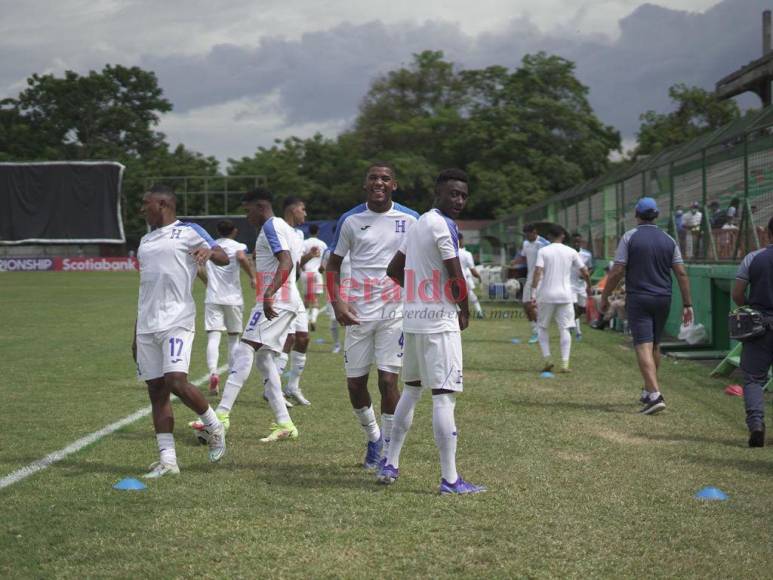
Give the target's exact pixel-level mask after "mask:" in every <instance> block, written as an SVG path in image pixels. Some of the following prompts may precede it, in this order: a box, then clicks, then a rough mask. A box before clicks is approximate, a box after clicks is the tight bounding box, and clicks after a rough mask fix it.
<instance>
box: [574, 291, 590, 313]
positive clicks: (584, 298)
mask: <svg viewBox="0 0 773 580" xmlns="http://www.w3.org/2000/svg"><path fill="white" fill-rule="evenodd" d="M574 303H575V304H576V305H577V306H579V307H580V308H586V307H587V306H588V294H587V292H585V288H583V289H582V290H581V291H577V292H575V294H574Z"/></svg>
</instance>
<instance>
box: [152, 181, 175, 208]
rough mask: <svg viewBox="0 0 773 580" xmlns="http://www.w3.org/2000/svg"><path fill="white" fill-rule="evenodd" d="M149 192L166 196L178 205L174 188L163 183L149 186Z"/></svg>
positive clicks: (171, 202) (166, 198)
mask: <svg viewBox="0 0 773 580" xmlns="http://www.w3.org/2000/svg"><path fill="white" fill-rule="evenodd" d="M147 193H149V194H151V195H154V196H157V197H161V198H164V199H165V200H166V201H167V202H169V203H170V204H171V205H173V206H177V196H176V195H175V194H174V189H172V188H171V187H169V186H168V185H164V184H163V183H154V184H153V185H151V186H150V187H148V190H147Z"/></svg>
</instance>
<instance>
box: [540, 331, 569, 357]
mask: <svg viewBox="0 0 773 580" xmlns="http://www.w3.org/2000/svg"><path fill="white" fill-rule="evenodd" d="M545 334H547V333H545ZM558 339H559V341H560V342H559V344H560V345H561V362H563V363H564V364H565V365H568V364H569V355H570V354H571V352H572V333H571V332H569V329H568V328H559V329H558Z"/></svg>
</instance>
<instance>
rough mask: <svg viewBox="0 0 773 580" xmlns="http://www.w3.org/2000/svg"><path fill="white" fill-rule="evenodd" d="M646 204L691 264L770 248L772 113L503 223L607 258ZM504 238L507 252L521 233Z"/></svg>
mask: <svg viewBox="0 0 773 580" xmlns="http://www.w3.org/2000/svg"><path fill="white" fill-rule="evenodd" d="M644 196H650V197H653V198H655V199H656V200H657V202H658V207H659V210H660V216H659V218H658V222H657V223H658V225H660V226H661V227H662V228H664V229H665V230H666V231H668V232H669V234H671V235H672V236H673V237H674V239H675V240H677V242H678V243H679V246H680V248H681V250H682V254H683V255H684V257H685V258H686V259H687V260H691V261H706V262H723V261H725V262H727V261H738V260H739V259H740V258H741V257H742V256H743V255H744V254H745V253H747V252H749V251H751V250H753V249H756V248H759V247H762V246H765V245H766V244H768V243H769V242H771V243H773V240H769V239H768V234H767V224H768V220H770V218H771V216H773V107H769V108H766V109H761V110H759V111H755V112H753V113H749V114H747V115H746V116H744V117H743V118H741V119H738V120H736V121H733V122H732V123H729V124H728V125H725V126H724V127H721V128H719V129H716V130H714V131H711V132H709V133H707V134H705V135H703V136H701V137H699V138H697V139H695V140H693V141H690V142H688V143H685V144H683V145H678V146H675V147H671V148H669V149H666V150H664V151H662V152H660V153H658V154H657V155H652V156H649V157H647V158H644V159H640V160H639V161H637V162H636V163H634V164H633V165H629V166H626V167H622V168H616V169H615V170H613V171H611V172H609V173H607V174H606V175H603V176H601V177H599V178H597V179H594V180H592V181H589V182H586V183H583V184H578V185H577V186H575V187H573V188H571V189H569V190H567V191H564V192H562V193H560V194H558V195H556V196H554V197H552V198H550V199H548V200H547V201H545V202H542V203H540V204H539V205H536V206H533V207H530V208H527V209H526V210H525V211H524V212H523V213H522V214H519V215H517V216H512V217H509V218H506V219H507V220H508V222H509V223H516V222H517V223H518V224H519V225H523V224H526V223H530V222H541V221H555V222H557V223H559V224H561V225H562V226H564V228H566V229H567V230H568V231H569V232H579V233H580V234H582V235H583V237H585V238H586V240H587V245H588V248H589V249H591V250H592V252H593V253H594V255H595V256H597V257H606V258H609V257H611V256H612V255H613V254H614V251H615V248H616V247H617V242H618V241H619V239H620V237H621V236H622V235H623V233H624V232H625V231H627V230H629V229H631V228H633V227H635V226H636V223H637V222H636V216H635V212H634V207H635V206H636V202H637V201H638V200H639V199H640V198H641V197H644ZM510 232H514V233H513V235H514V236H515V237H514V238H513V239H509V236H510ZM501 233H503V230H501V228H499V229H498V227H497V222H495V223H494V224H492V225H491V226H489V227H488V228H487V230H484V231H483V234H484V236H485V235H489V236H494V237H496V236H497V235H498V234H499V235H501ZM506 235H507V236H508V239H504V240H500V243H501V244H502V245H504V246H506V247H511V246H512V247H515V246H517V244H518V243H519V242H520V239H521V237H520V228H509V229H508V230H507V234H506Z"/></svg>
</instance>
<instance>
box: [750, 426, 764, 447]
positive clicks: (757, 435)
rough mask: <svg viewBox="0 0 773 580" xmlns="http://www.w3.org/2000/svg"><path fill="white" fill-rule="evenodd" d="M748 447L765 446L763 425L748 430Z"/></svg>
mask: <svg viewBox="0 0 773 580" xmlns="http://www.w3.org/2000/svg"><path fill="white" fill-rule="evenodd" d="M749 447H765V426H764V425H763V426H762V427H759V428H757V429H755V430H754V431H750V432H749Z"/></svg>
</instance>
